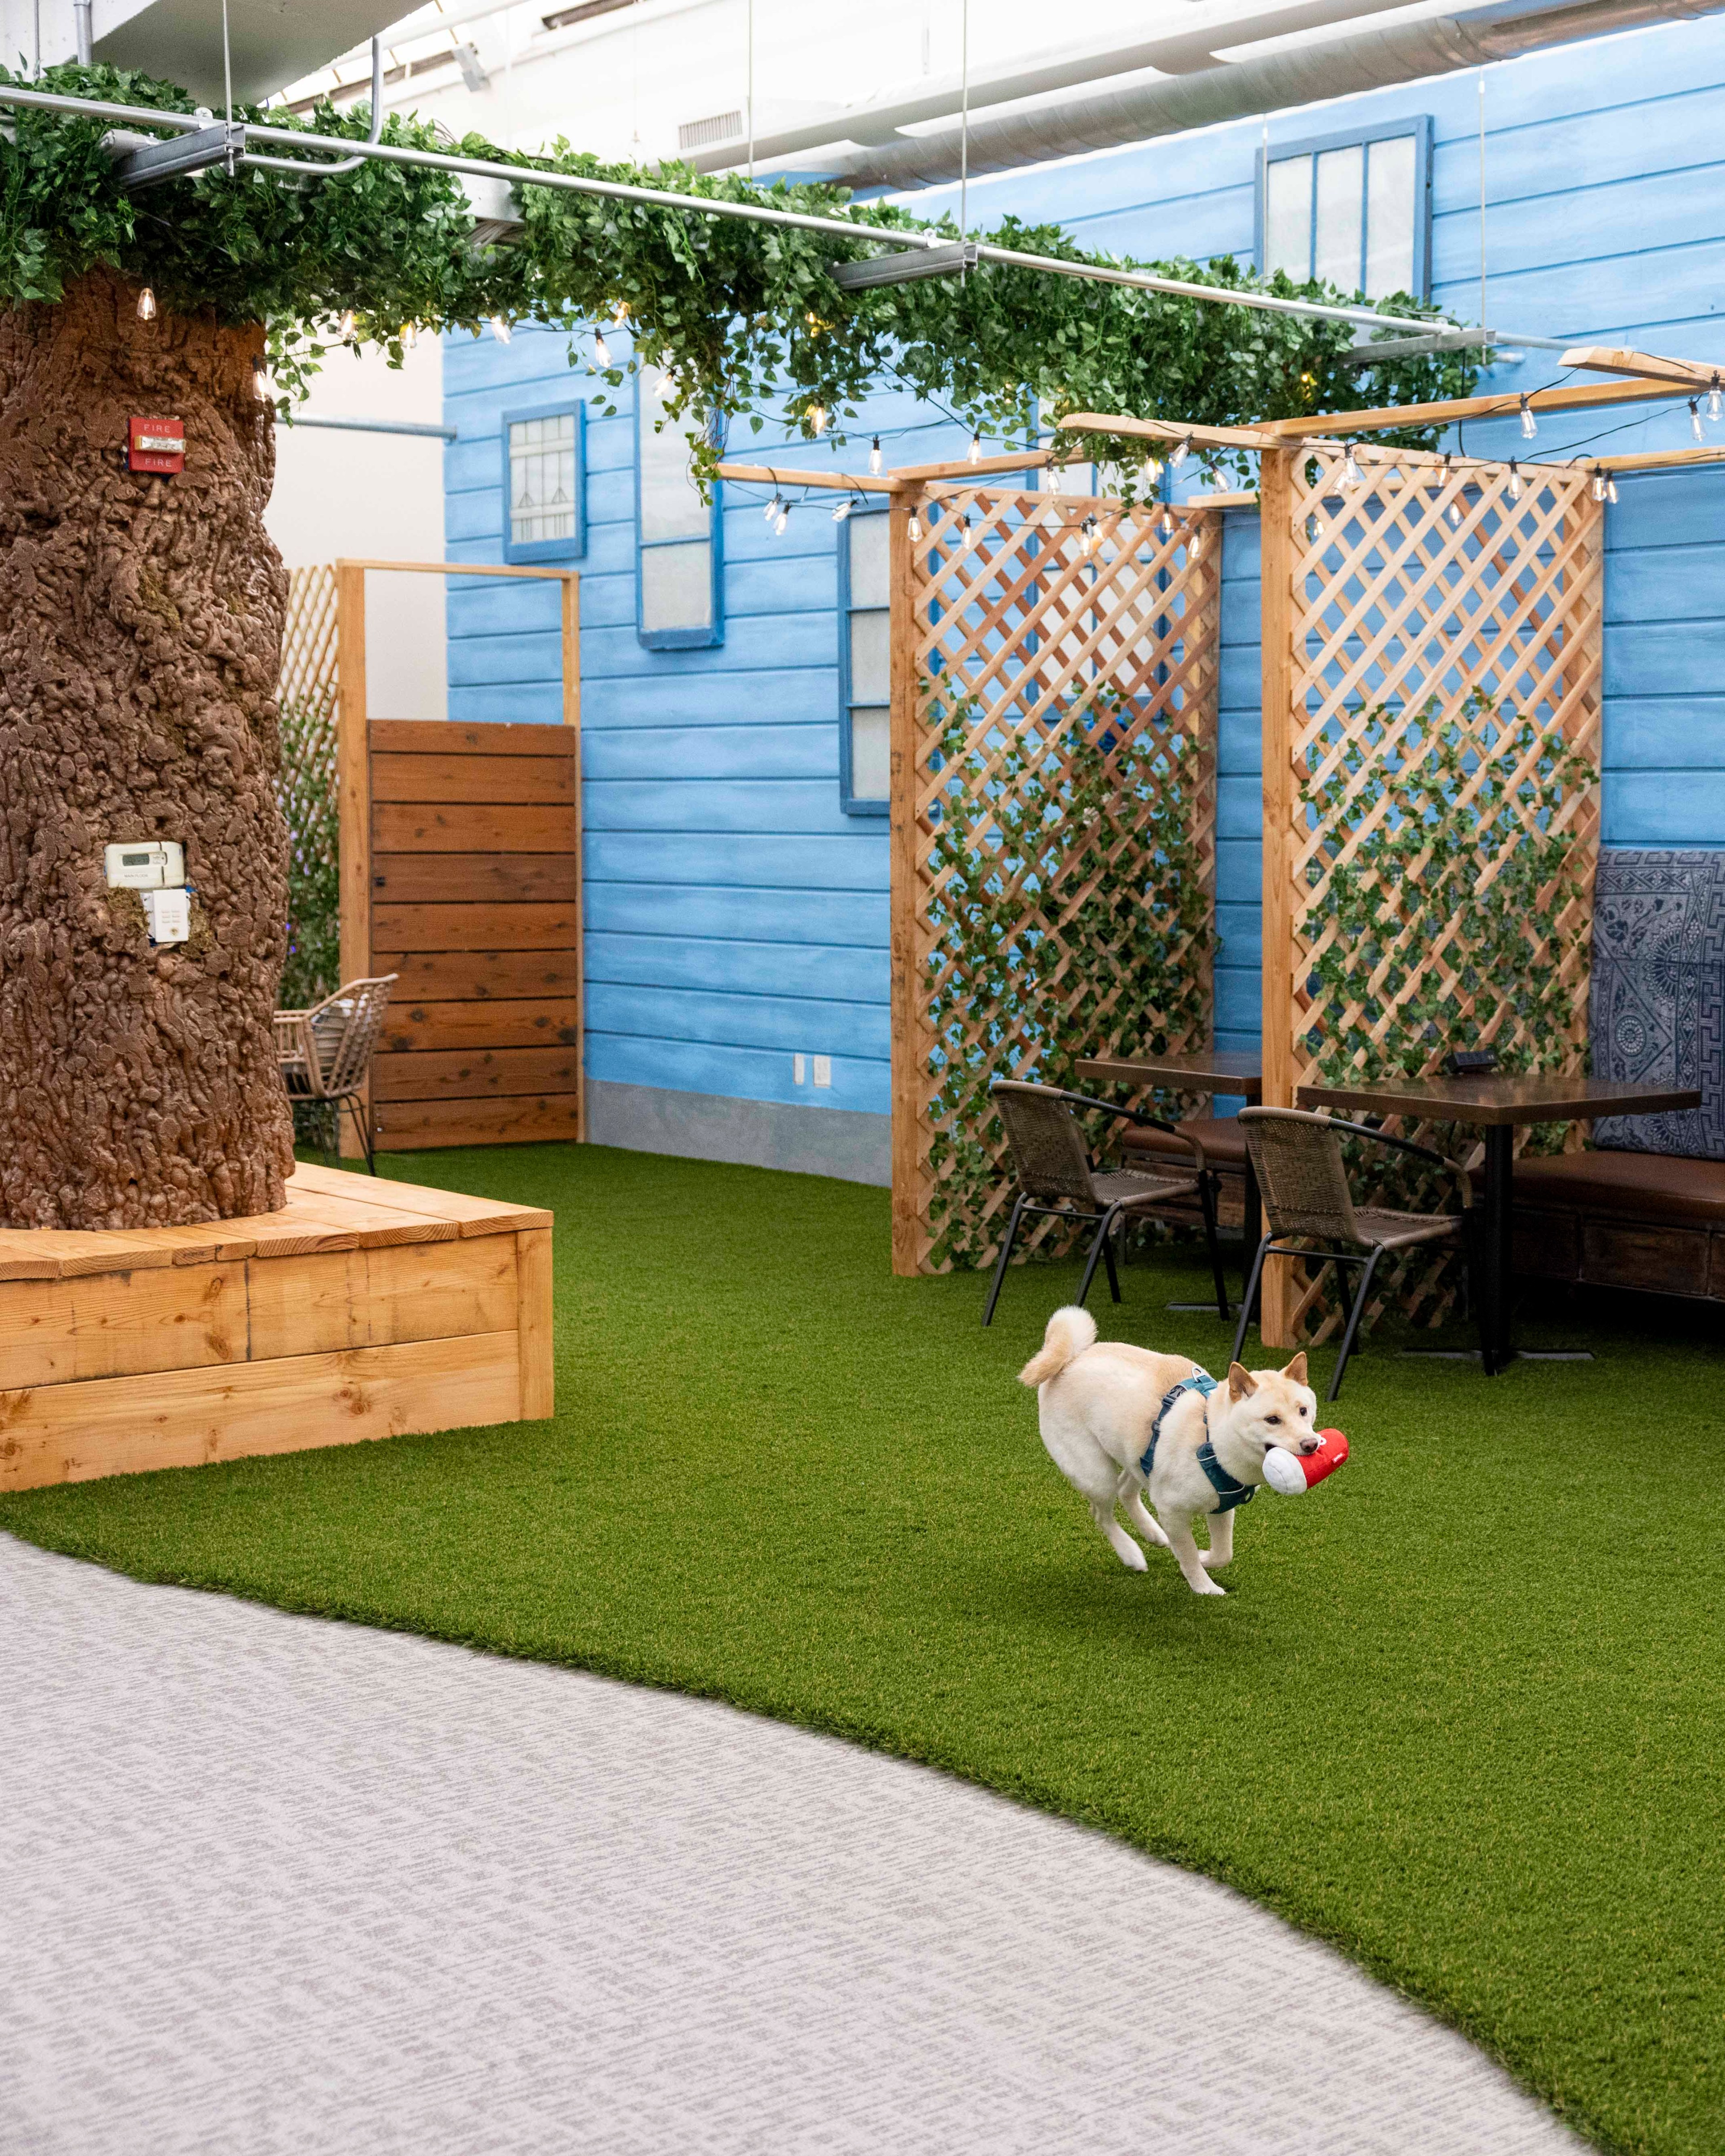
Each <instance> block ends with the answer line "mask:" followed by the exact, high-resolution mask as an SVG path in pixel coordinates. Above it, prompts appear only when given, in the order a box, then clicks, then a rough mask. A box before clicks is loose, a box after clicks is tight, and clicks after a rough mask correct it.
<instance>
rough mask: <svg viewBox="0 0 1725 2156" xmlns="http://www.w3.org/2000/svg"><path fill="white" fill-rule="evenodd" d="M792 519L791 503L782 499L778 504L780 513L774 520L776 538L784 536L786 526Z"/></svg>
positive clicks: (774, 535)
mask: <svg viewBox="0 0 1725 2156" xmlns="http://www.w3.org/2000/svg"><path fill="white" fill-rule="evenodd" d="M790 521H791V505H790V504H789V502H788V501H782V502H780V504H779V505H778V516H775V517H774V518H773V537H774V538H775V539H783V536H784V528H785V526H786V525H787V524H788V523H789V522H790Z"/></svg>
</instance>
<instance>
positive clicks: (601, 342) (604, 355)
mask: <svg viewBox="0 0 1725 2156" xmlns="http://www.w3.org/2000/svg"><path fill="white" fill-rule="evenodd" d="M610 364H611V347H610V346H609V345H608V344H607V343H606V341H605V332H604V331H603V330H595V331H593V365H594V366H595V367H608V366H609V365H610Z"/></svg>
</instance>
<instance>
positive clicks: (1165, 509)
mask: <svg viewBox="0 0 1725 2156" xmlns="http://www.w3.org/2000/svg"><path fill="white" fill-rule="evenodd" d="M1156 528H1157V530H1158V531H1160V532H1161V534H1162V536H1163V538H1164V539H1172V538H1173V536H1174V512H1173V510H1172V509H1170V508H1169V506H1168V504H1167V503H1166V502H1163V505H1162V521H1161V522H1160V523H1159V524H1158V526H1157V527H1156Z"/></svg>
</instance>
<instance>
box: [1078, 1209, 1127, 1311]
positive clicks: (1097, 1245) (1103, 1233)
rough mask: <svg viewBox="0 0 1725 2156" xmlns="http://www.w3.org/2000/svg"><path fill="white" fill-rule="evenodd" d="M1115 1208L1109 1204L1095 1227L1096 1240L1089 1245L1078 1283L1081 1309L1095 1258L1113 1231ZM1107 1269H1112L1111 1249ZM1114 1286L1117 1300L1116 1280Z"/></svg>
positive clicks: (1091, 1277)
mask: <svg viewBox="0 0 1725 2156" xmlns="http://www.w3.org/2000/svg"><path fill="white" fill-rule="evenodd" d="M1116 1210H1117V1209H1116V1208H1115V1207H1114V1206H1112V1205H1111V1206H1110V1207H1109V1208H1108V1209H1107V1211H1106V1213H1105V1214H1103V1215H1102V1224H1101V1227H1099V1228H1098V1229H1096V1240H1095V1241H1094V1242H1093V1243H1092V1244H1091V1246H1090V1258H1089V1260H1088V1262H1087V1263H1086V1265H1085V1268H1084V1278H1083V1279H1082V1280H1081V1281H1080V1282H1079V1284H1078V1307H1079V1308H1080V1309H1081V1310H1082V1309H1083V1307H1084V1300H1085V1297H1086V1296H1087V1295H1088V1294H1089V1293H1090V1284H1091V1281H1093V1280H1094V1279H1095V1278H1096V1260H1098V1259H1099V1258H1100V1257H1101V1255H1102V1254H1103V1252H1104V1251H1105V1250H1107V1249H1108V1238H1109V1237H1110V1235H1112V1234H1113V1232H1114V1219H1115V1213H1116ZM1108 1270H1109V1272H1110V1273H1112V1272H1113V1270H1114V1254H1113V1252H1112V1251H1111V1250H1109V1251H1108ZM1114 1288H1115V1295H1114V1300H1115V1301H1117V1302H1118V1301H1119V1300H1120V1292H1119V1290H1120V1283H1119V1282H1118V1281H1115V1283H1114Z"/></svg>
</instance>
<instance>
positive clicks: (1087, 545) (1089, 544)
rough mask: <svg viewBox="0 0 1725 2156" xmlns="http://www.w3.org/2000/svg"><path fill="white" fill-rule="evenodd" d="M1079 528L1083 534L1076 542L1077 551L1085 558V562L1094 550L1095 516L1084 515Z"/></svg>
mask: <svg viewBox="0 0 1725 2156" xmlns="http://www.w3.org/2000/svg"><path fill="white" fill-rule="evenodd" d="M1081 528H1082V531H1083V535H1084V536H1082V537H1081V539H1080V541H1079V542H1078V551H1079V552H1080V553H1081V554H1082V555H1083V557H1084V558H1085V560H1086V562H1087V561H1088V560H1089V559H1090V557H1091V555H1092V554H1094V553H1095V552H1096V519H1095V517H1094V516H1086V518H1085V520H1084V523H1083V526H1082V527H1081Z"/></svg>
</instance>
